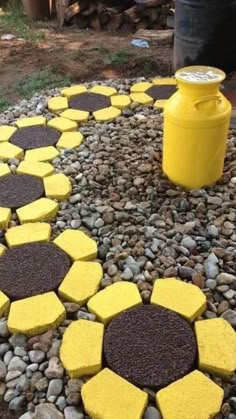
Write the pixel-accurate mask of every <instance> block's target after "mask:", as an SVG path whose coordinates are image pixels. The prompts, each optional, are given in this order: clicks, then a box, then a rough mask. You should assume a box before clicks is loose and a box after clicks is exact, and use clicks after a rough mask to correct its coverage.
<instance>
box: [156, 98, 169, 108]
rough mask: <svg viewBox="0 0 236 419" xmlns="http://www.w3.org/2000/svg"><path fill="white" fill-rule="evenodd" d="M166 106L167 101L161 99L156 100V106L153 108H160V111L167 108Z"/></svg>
mask: <svg viewBox="0 0 236 419" xmlns="http://www.w3.org/2000/svg"><path fill="white" fill-rule="evenodd" d="M165 104H166V100H165V99H159V100H156V101H155V102H154V105H153V107H154V108H157V109H158V108H159V109H163V108H164V107H165Z"/></svg>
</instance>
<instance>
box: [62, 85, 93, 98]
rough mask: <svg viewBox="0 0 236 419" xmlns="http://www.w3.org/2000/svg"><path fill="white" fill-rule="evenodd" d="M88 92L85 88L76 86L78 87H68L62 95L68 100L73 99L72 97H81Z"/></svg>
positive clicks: (63, 90)
mask: <svg viewBox="0 0 236 419" xmlns="http://www.w3.org/2000/svg"><path fill="white" fill-rule="evenodd" d="M86 91H87V89H86V87H85V86H82V85H76V86H71V87H66V88H64V89H62V90H61V94H62V95H64V96H66V97H68V98H71V97H74V96H77V95H79V94H80V93H84V92H86Z"/></svg>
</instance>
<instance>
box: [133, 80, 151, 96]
mask: <svg viewBox="0 0 236 419" xmlns="http://www.w3.org/2000/svg"><path fill="white" fill-rule="evenodd" d="M150 87H152V83H149V82H147V81H141V82H140V83H135V84H134V85H133V86H131V88H130V91H131V92H132V93H144V92H146V90H148V89H149V88H150Z"/></svg>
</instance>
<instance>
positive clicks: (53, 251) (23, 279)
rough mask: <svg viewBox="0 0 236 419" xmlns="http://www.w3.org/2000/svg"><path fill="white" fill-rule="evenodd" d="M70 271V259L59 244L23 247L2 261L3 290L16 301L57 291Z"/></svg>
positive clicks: (1, 283) (34, 244)
mask: <svg viewBox="0 0 236 419" xmlns="http://www.w3.org/2000/svg"><path fill="white" fill-rule="evenodd" d="M69 268H70V259H69V256H68V255H67V254H66V253H65V252H63V250H61V249H59V247H57V246H56V245H55V244H53V243H30V244H23V245H21V246H18V247H15V248H13V249H9V250H7V251H6V253H5V254H4V255H3V256H2V257H1V258H0V290H1V291H3V292H4V293H5V294H6V295H7V296H8V297H9V298H11V299H12V300H18V299H21V298H26V297H31V296H33V295H38V294H43V293H44V292H49V291H55V290H56V289H57V288H58V286H59V285H60V284H61V282H62V281H63V279H64V278H65V275H66V274H67V272H68V270H69ZM29 316H30V313H29Z"/></svg>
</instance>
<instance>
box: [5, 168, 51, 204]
mask: <svg viewBox="0 0 236 419" xmlns="http://www.w3.org/2000/svg"><path fill="white" fill-rule="evenodd" d="M43 195H44V185H43V181H42V180H41V179H39V178H37V177H36V176H31V175H9V176H3V177H0V207H6V208H11V209H17V208H20V207H22V206H24V205H27V204H30V203H31V202H33V201H35V200H37V199H39V198H41V197H42V196H43Z"/></svg>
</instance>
